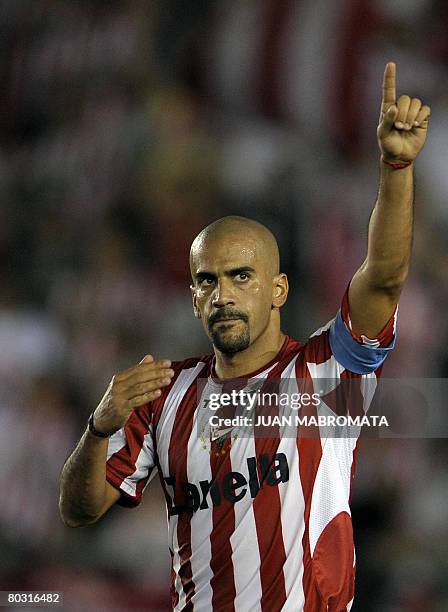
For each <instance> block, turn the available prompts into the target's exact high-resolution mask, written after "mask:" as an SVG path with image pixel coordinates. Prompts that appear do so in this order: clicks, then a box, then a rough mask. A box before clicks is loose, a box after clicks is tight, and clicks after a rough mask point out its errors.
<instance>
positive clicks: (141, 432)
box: [106, 405, 156, 508]
mask: <svg viewBox="0 0 448 612" xmlns="http://www.w3.org/2000/svg"><path fill="white" fill-rule="evenodd" d="M152 430H153V425H152V413H151V411H150V409H149V407H148V405H146V406H143V407H142V408H140V409H139V410H135V411H134V412H132V413H131V415H130V416H129V418H128V420H127V421H126V423H125V425H124V427H122V428H121V429H119V430H118V431H117V432H116V433H115V434H114V435H112V436H111V437H110V438H109V446H108V451H107V463H106V480H107V482H109V483H110V484H111V485H112V486H113V487H115V488H116V489H118V490H119V491H120V494H121V497H120V499H119V500H118V502H117V503H118V504H120V505H122V506H126V507H128V508H133V507H135V506H138V504H139V503H140V502H141V499H142V494H143V490H144V488H145V486H146V485H147V484H148V483H149V481H150V480H151V479H152V477H153V476H154V475H155V473H156V468H155V462H154V443H153V437H152V433H153V431H152Z"/></svg>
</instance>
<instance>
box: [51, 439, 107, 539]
mask: <svg viewBox="0 0 448 612" xmlns="http://www.w3.org/2000/svg"><path fill="white" fill-rule="evenodd" d="M107 447H108V439H107V438H98V437H95V436H93V435H92V434H91V433H89V432H88V431H86V432H84V434H83V436H82V437H81V439H80V441H79V442H78V444H77V446H76V448H75V450H74V451H73V453H72V454H71V455H70V457H69V458H68V459H67V461H66V463H65V465H64V467H63V469H62V473H61V480H60V498H59V509H60V513H61V517H62V519H63V520H64V522H65V523H66V524H67V525H69V526H71V527H76V526H79V525H84V524H89V523H92V522H94V521H95V520H96V519H97V518H98V517H99V516H100V515H101V513H102V510H103V508H104V504H105V499H106V456H107Z"/></svg>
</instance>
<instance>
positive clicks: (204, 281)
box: [198, 276, 215, 287]
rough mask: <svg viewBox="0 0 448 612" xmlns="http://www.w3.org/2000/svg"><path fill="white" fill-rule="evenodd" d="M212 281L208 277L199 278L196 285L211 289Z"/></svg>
mask: <svg viewBox="0 0 448 612" xmlns="http://www.w3.org/2000/svg"><path fill="white" fill-rule="evenodd" d="M214 282H215V281H214V279H213V278H211V277H210V276H207V277H205V278H200V279H199V281H198V283H199V286H200V287H211V286H212V285H213V283H214Z"/></svg>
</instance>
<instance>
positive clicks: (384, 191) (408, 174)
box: [364, 162, 414, 289]
mask: <svg viewBox="0 0 448 612" xmlns="http://www.w3.org/2000/svg"><path fill="white" fill-rule="evenodd" d="M380 164H381V170H380V187H379V192H378V198H377V201H376V204H375V207H374V209H373V212H372V216H371V218H370V223H369V239H368V249H367V258H366V261H365V264H364V268H365V273H366V274H367V275H368V278H369V281H370V283H371V284H372V286H375V287H378V288H380V289H388V288H390V289H395V288H400V287H401V286H402V284H403V283H404V281H405V279H406V276H407V273H408V268H409V260H410V256H411V247H412V228H413V200H414V185H413V165H410V166H408V167H407V168H403V169H400V170H394V169H393V168H391V167H390V166H388V165H387V164H385V163H383V162H380Z"/></svg>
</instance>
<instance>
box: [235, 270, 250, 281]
mask: <svg viewBox="0 0 448 612" xmlns="http://www.w3.org/2000/svg"><path fill="white" fill-rule="evenodd" d="M236 278H237V280H239V281H241V282H245V281H247V280H249V278H250V276H249V274H248V273H247V272H239V274H237V276H236Z"/></svg>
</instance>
